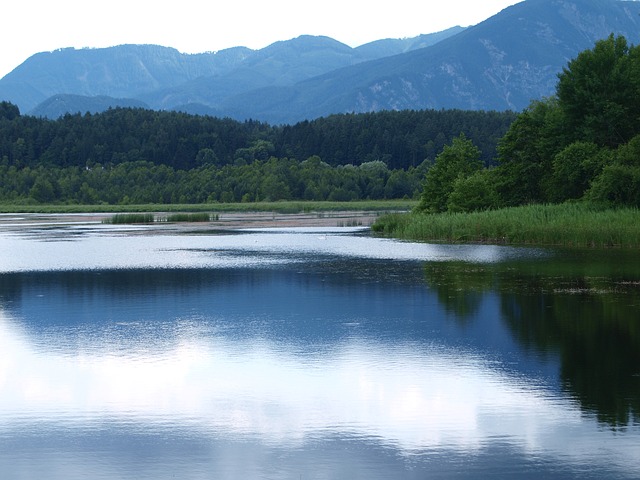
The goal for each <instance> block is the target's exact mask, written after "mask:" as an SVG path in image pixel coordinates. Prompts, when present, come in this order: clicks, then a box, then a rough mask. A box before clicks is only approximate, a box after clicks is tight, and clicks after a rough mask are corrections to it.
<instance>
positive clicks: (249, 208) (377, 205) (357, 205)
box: [0, 200, 417, 213]
mask: <svg viewBox="0 0 640 480" xmlns="http://www.w3.org/2000/svg"><path fill="white" fill-rule="evenodd" d="M416 204H417V202H416V201H414V200H362V201H354V202H316V201H284V202H255V203H202V204H141V205H105V204H100V205H65V204H42V205H29V204H12V203H5V204H0V213H144V212H176V213H179V212H212V211H215V212H275V213H305V212H330V211H341V210H342V211H344V210H350V211H378V212H387V211H407V210H411V209H412V208H413V207H414V206H415V205H416Z"/></svg>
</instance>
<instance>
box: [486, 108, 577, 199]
mask: <svg viewBox="0 0 640 480" xmlns="http://www.w3.org/2000/svg"><path fill="white" fill-rule="evenodd" d="M564 144H565V140H564V132H563V123H562V113H561V111H560V109H559V107H558V104H557V101H556V100H555V99H554V98H549V99H546V100H543V101H535V102H532V104H531V106H530V107H529V108H527V109H526V110H525V111H524V112H522V113H521V114H520V115H518V118H517V119H516V120H515V121H514V122H513V124H512V125H511V127H510V128H509V130H508V132H507V133H506V135H505V136H504V137H503V138H502V139H501V140H500V143H499V145H498V153H499V160H500V178H499V185H498V189H499V192H500V195H501V197H502V199H503V201H504V203H505V204H506V205H523V204H526V203H532V202H544V201H546V200H547V199H546V190H547V183H548V182H549V179H550V177H551V173H552V162H553V158H554V156H555V154H556V153H557V152H558V151H560V150H561V149H562V147H563V146H564Z"/></svg>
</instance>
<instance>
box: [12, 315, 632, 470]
mask: <svg viewBox="0 0 640 480" xmlns="http://www.w3.org/2000/svg"><path fill="white" fill-rule="evenodd" d="M135 332H136V335H139V334H140V330H139V329H136V330H135ZM63 334H64V335H65V336H67V335H68V332H64V333H63ZM160 337H161V338H158V335H157V334H154V333H150V332H149V333H147V334H146V335H143V336H142V338H137V339H134V338H132V337H125V338H129V344H128V345H125V346H126V347H127V349H129V351H131V352H135V353H131V354H130V355H127V356H124V355H121V354H120V352H119V351H116V352H113V351H112V350H111V349H110V348H105V346H104V345H102V346H101V347H99V348H96V349H94V350H90V351H81V352H78V354H76V355H68V353H67V354H64V353H62V352H58V353H55V354H51V353H48V354H46V355H45V354H44V352H38V351H35V350H34V349H33V347H32V346H31V345H30V343H29V341H28V339H27V338H26V337H25V336H24V333H22V332H20V329H19V327H18V325H16V323H15V322H12V321H10V320H9V319H8V318H7V317H6V314H3V317H2V319H1V321H0V338H1V339H2V340H1V342H2V345H1V348H2V351H3V352H4V355H3V360H2V362H1V363H0V385H1V388H0V391H1V395H0V415H1V416H2V425H3V427H2V435H4V436H6V435H8V434H10V433H11V431H15V430H17V431H20V430H22V429H24V428H25V424H27V425H28V424H29V423H30V422H34V421H42V420H44V421H45V423H52V424H54V425H57V427H55V428H64V429H71V430H78V429H79V430H82V429H86V428H95V427H96V426H99V425H101V424H103V423H104V422H112V423H115V424H121V425H130V424H147V425H149V426H150V427H151V428H155V429H158V428H159V429H161V430H163V429H167V428H168V429H172V428H174V426H175V427H176V428H178V429H180V430H184V429H185V428H188V431H189V433H188V434H189V435H196V436H207V435H212V434H213V435H214V436H218V435H223V436H225V437H229V438H231V439H250V440H251V441H259V442H260V443H261V444H263V445H267V446H269V445H271V446H278V447H279V448H283V447H286V448H302V447H304V446H305V445H306V444H307V443H308V442H310V441H312V440H313V439H314V438H316V439H317V438H322V437H324V436H327V435H328V436H331V435H337V434H342V435H344V434H348V435H349V436H352V437H354V438H375V439H377V442H378V443H380V444H382V445H386V446H387V447H390V448H393V449H396V450H397V451H399V452H402V454H403V455H411V454H420V453H422V452H424V451H425V450H432V451H438V450H439V449H443V448H446V449H453V450H459V451H461V452H465V453H466V454H468V455H473V453H474V452H478V453H479V452H482V451H483V450H484V449H486V448H487V446H488V445H490V444H491V443H492V442H493V441H494V439H503V441H505V442H508V443H510V444H511V445H517V446H518V447H519V448H521V449H522V450H523V452H522V453H523V454H526V455H529V456H532V455H533V456H535V455H542V456H549V455H550V456H552V457H557V458H562V459H563V461H564V462H567V461H569V462H576V464H578V465H581V464H583V463H584V462H585V461H587V460H588V461H590V462H592V461H594V458H593V454H594V452H593V442H594V441H597V442H598V443H600V444H601V443H602V441H603V438H602V437H603V434H602V433H599V434H598V439H597V440H596V438H594V435H595V433H596V432H595V431H594V430H593V426H592V425H590V424H589V423H588V422H584V421H582V416H581V412H580V409H579V408H578V407H577V406H576V405H574V404H573V403H572V402H571V401H568V400H566V399H563V398H560V397H557V396H555V395H553V394H550V393H549V392H546V391H545V390H544V389H540V388H539V386H538V385H535V384H530V383H529V382H527V381H526V379H523V378H519V377H515V376H513V375H510V374H508V372H505V371H503V370H501V369H496V368H494V367H495V366H494V365H488V364H487V363H486V361H485V360H483V359H482V358H481V357H478V356H475V355H473V354H472V353H469V352H464V351H460V350H458V349H456V350H452V349H448V348H445V347H443V346H437V345H433V346H425V345H408V344H405V345H396V346H391V345H386V344H381V343H377V342H364V341H362V340H359V339H353V340H351V341H348V342H344V343H343V344H342V345H340V346H337V347H336V348H335V349H333V350H332V351H331V352H330V353H328V352H322V351H320V352H312V353H310V354H301V352H299V351H296V349H295V348H294V349H293V351H289V350H288V349H287V346H286V345H283V344H275V343H273V342H271V341H268V340H264V339H260V338H254V339H247V340H245V341H240V342H238V341H237V340H235V339H229V338H226V337H225V336H224V335H223V334H220V333H219V332H215V329H214V330H213V331H211V330H208V329H207V328H206V326H203V325H194V326H191V327H185V328H182V329H175V330H174V331H173V332H172V334H169V335H166V334H163V335H161V336H160ZM140 344H154V349H153V350H146V349H142V350H140V349H137V347H138V345H140ZM145 428H146V427H145ZM613 439H614V437H613V434H611V436H610V438H609V440H613ZM634 442H635V439H634V438H632V437H629V438H628V439H620V438H619V439H616V442H615V448H611V449H609V448H607V447H606V445H605V446H602V447H601V448H599V449H598V452H599V453H598V454H597V455H598V456H600V457H601V458H598V459H595V460H598V461H599V462H603V461H606V462H614V464H618V465H622V464H625V468H626V469H627V470H628V469H632V470H633V471H635V472H636V473H640V462H638V461H637V459H636V461H634V459H633V458H628V457H627V455H628V453H629V452H628V449H629V448H631V445H632V444H633V443H634ZM612 447H613V445H612ZM630 461H631V462H632V463H629V462H630Z"/></svg>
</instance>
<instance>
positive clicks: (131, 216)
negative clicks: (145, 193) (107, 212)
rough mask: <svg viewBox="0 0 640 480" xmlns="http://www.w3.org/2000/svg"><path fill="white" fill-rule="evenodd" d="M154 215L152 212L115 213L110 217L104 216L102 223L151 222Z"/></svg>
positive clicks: (153, 219)
mask: <svg viewBox="0 0 640 480" xmlns="http://www.w3.org/2000/svg"><path fill="white" fill-rule="evenodd" d="M154 221H155V217H154V216H153V214H152V213H116V214H115V215H114V216H112V217H111V218H106V219H104V220H103V223H110V224H113V225H124V224H135V223H153V222H154Z"/></svg>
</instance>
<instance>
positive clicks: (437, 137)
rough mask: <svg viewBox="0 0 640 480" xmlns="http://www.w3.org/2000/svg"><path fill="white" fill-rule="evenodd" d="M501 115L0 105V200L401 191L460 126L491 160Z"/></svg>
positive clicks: (411, 193) (405, 194)
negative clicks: (264, 113) (263, 116)
mask: <svg viewBox="0 0 640 480" xmlns="http://www.w3.org/2000/svg"><path fill="white" fill-rule="evenodd" d="M514 118H515V115H514V114H512V113H509V112H506V113H497V112H463V111H457V110H452V111H404V112H380V113H370V114H345V115H332V116H330V117H327V118H321V119H317V120H314V121H306V122H302V123H299V124H296V125H292V126H270V125H267V124H265V123H261V122H257V121H245V122H237V121H234V120H231V119H219V118H213V117H207V116H196V115H188V114H185V113H180V112H163V111H151V110H144V109H130V108H116V109H111V110H108V111H106V112H104V113H100V114H89V113H87V114H85V115H81V114H76V115H65V116H64V117H61V118H60V119H58V120H48V119H43V118H36V117H32V116H23V115H20V112H19V111H18V108H17V107H16V106H14V105H12V104H10V103H7V102H2V103H0V179H2V183H1V184H0V201H5V202H7V201H8V202H41V203H50V202H57V203H59V202H62V203H69V202H71V203H76V202H77V203H102V202H104V203H136V202H144V203H175V202H180V203H191V202H195V203H198V202H211V201H219V202H229V201H236V202H237V201H257V200H281V199H295V200H297V199H308V200H356V199H382V198H411V197H415V196H416V195H417V194H418V193H419V191H420V189H421V182H422V179H423V177H424V174H425V172H426V169H427V168H428V166H429V164H430V163H431V162H432V161H433V159H434V158H435V156H436V154H437V152H438V151H439V150H441V149H442V147H443V146H444V145H446V143H447V142H449V141H451V139H452V138H454V137H455V136H456V135H458V134H459V133H460V132H461V131H462V132H465V133H466V134H467V135H468V136H469V138H471V139H473V140H474V141H475V142H476V143H477V144H479V145H482V146H483V148H484V149H485V150H484V151H485V152H487V153H486V154H485V156H484V157H482V159H483V160H484V161H485V163H486V164H491V161H492V158H493V157H494V155H495V151H496V145H497V142H498V140H499V138H500V137H501V136H502V135H504V133H505V132H506V131H507V129H508V127H509V125H510V124H511V122H512V121H513V120H514Z"/></svg>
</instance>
